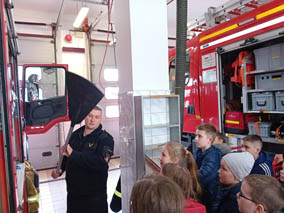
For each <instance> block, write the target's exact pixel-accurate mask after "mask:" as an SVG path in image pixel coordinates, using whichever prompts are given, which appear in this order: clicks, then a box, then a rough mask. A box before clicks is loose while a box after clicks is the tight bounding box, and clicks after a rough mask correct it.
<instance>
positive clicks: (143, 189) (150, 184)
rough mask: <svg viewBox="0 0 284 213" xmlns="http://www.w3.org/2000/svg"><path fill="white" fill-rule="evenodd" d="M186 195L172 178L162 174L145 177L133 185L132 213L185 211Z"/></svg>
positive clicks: (181, 212) (179, 212)
mask: <svg viewBox="0 0 284 213" xmlns="http://www.w3.org/2000/svg"><path fill="white" fill-rule="evenodd" d="M184 201H185V198H184V195H183V192H182V190H181V188H180V187H179V186H178V185H177V184H176V183H175V182H174V181H172V180H170V179H169V178H167V177H164V176H160V175H155V176H154V175H152V176H147V177H144V178H143V179H141V180H139V181H137V182H136V183H135V185H134V186H133V189H132V192H131V197H130V212H131V213H152V212H155V213H172V212H176V213H183V211H184Z"/></svg>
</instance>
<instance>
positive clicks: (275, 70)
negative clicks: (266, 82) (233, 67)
mask: <svg viewBox="0 0 284 213" xmlns="http://www.w3.org/2000/svg"><path fill="white" fill-rule="evenodd" d="M281 71H284V67H279V68H277V69H272V70H255V71H251V72H246V75H258V74H265V73H273V72H281Z"/></svg>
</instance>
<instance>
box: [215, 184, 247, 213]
mask: <svg viewBox="0 0 284 213" xmlns="http://www.w3.org/2000/svg"><path fill="white" fill-rule="evenodd" d="M241 185H242V183H241V182H239V183H237V184H236V185H234V186H230V187H228V186H226V185H223V184H221V183H220V182H218V184H217V185H216V189H215V193H214V195H213V196H212V199H213V201H212V202H211V203H212V210H213V211H211V212H214V213H238V212H239V207H238V202H237V193H238V192H240V190H241Z"/></svg>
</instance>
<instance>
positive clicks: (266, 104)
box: [251, 92, 275, 111]
mask: <svg viewBox="0 0 284 213" xmlns="http://www.w3.org/2000/svg"><path fill="white" fill-rule="evenodd" d="M251 99H252V101H251V102H252V110H253V111H259V110H264V111H272V110H275V98H274V95H273V93H272V92H262V93H252V94H251Z"/></svg>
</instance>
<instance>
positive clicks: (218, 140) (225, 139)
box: [213, 132, 229, 144]
mask: <svg viewBox="0 0 284 213" xmlns="http://www.w3.org/2000/svg"><path fill="white" fill-rule="evenodd" d="M222 143H226V144H228V143H229V140H228V137H227V136H226V135H224V134H223V133H221V132H217V134H216V137H215V140H214V142H213V144H222Z"/></svg>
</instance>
